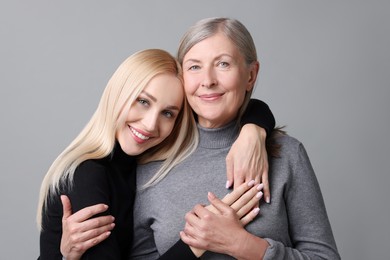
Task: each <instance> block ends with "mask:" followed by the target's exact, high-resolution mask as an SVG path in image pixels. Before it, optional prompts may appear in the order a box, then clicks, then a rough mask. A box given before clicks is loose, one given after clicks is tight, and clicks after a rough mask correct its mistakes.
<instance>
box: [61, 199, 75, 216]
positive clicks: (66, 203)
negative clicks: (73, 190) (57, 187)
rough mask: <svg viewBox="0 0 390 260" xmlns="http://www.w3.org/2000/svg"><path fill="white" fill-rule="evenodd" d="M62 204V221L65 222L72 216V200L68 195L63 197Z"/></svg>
mask: <svg viewBox="0 0 390 260" xmlns="http://www.w3.org/2000/svg"><path fill="white" fill-rule="evenodd" d="M60 198H61V203H62V210H63V214H62V219H63V220H65V219H67V218H68V217H70V216H71V215H72V204H71V203H70V199H69V198H68V196H66V195H61V196H60Z"/></svg>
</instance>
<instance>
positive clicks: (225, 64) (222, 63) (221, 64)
mask: <svg viewBox="0 0 390 260" xmlns="http://www.w3.org/2000/svg"><path fill="white" fill-rule="evenodd" d="M229 65H230V64H229V63H228V62H226V61H220V62H219V63H218V66H219V67H222V68H227V67H229Z"/></svg>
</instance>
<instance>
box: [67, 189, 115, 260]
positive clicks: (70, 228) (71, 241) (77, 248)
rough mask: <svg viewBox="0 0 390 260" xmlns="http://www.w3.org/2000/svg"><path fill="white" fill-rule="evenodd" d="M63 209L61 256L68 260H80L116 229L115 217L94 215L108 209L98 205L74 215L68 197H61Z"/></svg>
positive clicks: (105, 206)
mask: <svg viewBox="0 0 390 260" xmlns="http://www.w3.org/2000/svg"><path fill="white" fill-rule="evenodd" d="M61 202H62V208H63V212H64V213H63V217H62V237H61V254H62V255H63V256H64V257H65V258H66V259H67V260H78V259H81V256H82V255H83V254H84V253H85V251H87V250H88V249H89V248H91V247H93V246H94V245H96V244H98V243H100V242H101V241H103V240H104V239H106V238H107V237H108V236H109V235H110V234H111V232H110V231H111V230H112V229H113V228H114V226H115V224H114V223H113V222H114V217H112V216H100V217H96V218H92V219H91V217H93V216H94V215H96V214H99V213H102V212H104V211H106V210H107V209H108V206H107V205H104V204H97V205H94V206H90V207H86V208H84V209H81V210H79V211H78V212H76V213H75V214H73V215H72V205H71V203H70V200H69V198H68V197H67V196H65V195H61Z"/></svg>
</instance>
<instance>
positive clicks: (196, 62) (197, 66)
mask: <svg viewBox="0 0 390 260" xmlns="http://www.w3.org/2000/svg"><path fill="white" fill-rule="evenodd" d="M257 68H258V67H256V68H255V70H256V73H257ZM253 72H254V68H253V66H249V65H247V64H246V63H245V60H244V57H243V55H242V54H241V53H240V52H239V50H238V49H237V47H236V46H235V45H234V44H233V43H232V42H231V41H230V40H229V38H227V37H226V36H225V35H223V34H222V33H217V34H215V35H214V36H212V37H209V38H207V39H205V40H203V41H201V42H199V43H197V44H196V45H194V46H193V47H192V48H191V49H190V50H189V51H188V52H187V54H186V55H185V56H184V59H183V76H184V89H185V92H186V96H187V98H188V101H189V103H190V105H191V107H192V109H193V110H194V111H195V113H196V114H197V115H198V121H199V124H200V125H201V126H203V127H207V128H217V127H221V126H224V125H226V124H227V123H229V122H231V121H232V120H233V119H235V118H236V116H237V114H238V111H239V109H240V107H241V105H242V104H243V102H244V98H245V93H246V92H247V91H249V90H250V89H251V88H252V87H253V80H252V79H251V78H252V77H253Z"/></svg>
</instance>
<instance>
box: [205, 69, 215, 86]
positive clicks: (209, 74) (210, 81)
mask: <svg viewBox="0 0 390 260" xmlns="http://www.w3.org/2000/svg"><path fill="white" fill-rule="evenodd" d="M217 83H218V81H217V77H216V74H215V71H214V70H213V68H207V69H205V70H204V73H203V79H202V83H201V85H202V87H206V88H212V87H214V86H216V85H217Z"/></svg>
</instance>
